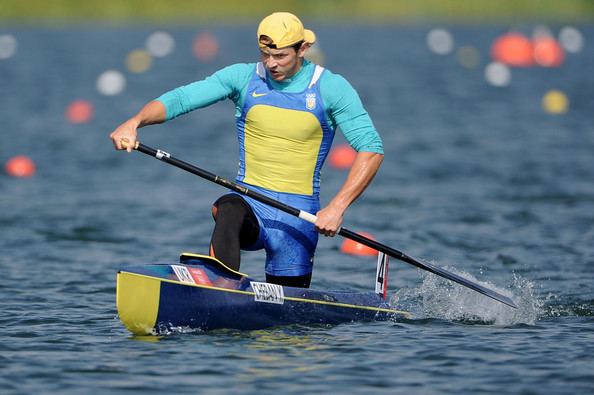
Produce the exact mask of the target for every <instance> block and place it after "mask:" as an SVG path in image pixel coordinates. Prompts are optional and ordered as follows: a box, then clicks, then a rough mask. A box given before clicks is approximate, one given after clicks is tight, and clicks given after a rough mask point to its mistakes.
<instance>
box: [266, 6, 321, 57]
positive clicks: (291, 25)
mask: <svg viewBox="0 0 594 395" xmlns="http://www.w3.org/2000/svg"><path fill="white" fill-rule="evenodd" d="M261 36H268V37H270V39H271V40H272V42H271V43H268V44H262V43H261V42H260V37H261ZM257 38H258V45H260V46H261V47H266V46H270V45H275V46H276V48H285V47H289V46H291V45H294V44H297V43H298V42H299V41H305V42H307V43H310V44H313V43H315V42H316V35H315V34H314V32H312V31H311V30H308V29H304V28H303V24H302V23H301V21H300V20H299V18H297V17H296V16H295V15H293V14H291V13H289V12H275V13H274V14H270V15H268V16H267V17H266V18H264V19H262V22H260V25H259V26H258V37H257Z"/></svg>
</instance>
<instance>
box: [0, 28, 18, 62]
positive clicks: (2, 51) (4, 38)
mask: <svg viewBox="0 0 594 395" xmlns="http://www.w3.org/2000/svg"><path fill="white" fill-rule="evenodd" d="M16 50H17V40H16V38H14V36H13V35H12V34H0V59H9V58H11V57H13V56H14V54H15V53H16Z"/></svg>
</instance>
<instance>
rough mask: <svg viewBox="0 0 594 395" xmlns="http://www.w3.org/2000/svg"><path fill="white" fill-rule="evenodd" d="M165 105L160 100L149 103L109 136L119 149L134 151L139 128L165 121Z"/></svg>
mask: <svg viewBox="0 0 594 395" xmlns="http://www.w3.org/2000/svg"><path fill="white" fill-rule="evenodd" d="M165 117H166V112H165V106H164V105H163V103H161V102H159V101H151V102H149V103H147V104H146V105H145V106H144V107H143V108H142V110H140V112H138V114H136V115H135V116H133V117H132V118H130V119H128V120H127V121H126V122H124V123H123V124H121V125H120V126H118V127H117V128H116V130H114V131H113V132H111V134H110V135H109V138H110V139H111V141H112V142H113V146H114V147H115V149H117V150H126V151H128V152H132V151H133V150H134V147H135V146H136V139H137V137H138V128H141V127H143V126H147V125H154V124H156V123H162V122H165Z"/></svg>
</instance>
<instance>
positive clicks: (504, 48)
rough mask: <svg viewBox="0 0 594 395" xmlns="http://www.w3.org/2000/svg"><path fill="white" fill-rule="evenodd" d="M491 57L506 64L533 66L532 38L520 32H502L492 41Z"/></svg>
mask: <svg viewBox="0 0 594 395" xmlns="http://www.w3.org/2000/svg"><path fill="white" fill-rule="evenodd" d="M491 57H492V58H493V59H494V60H496V61H498V62H500V63H503V64H506V65H508V66H514V67H530V66H533V65H534V56H533V45H532V40H530V39H529V38H528V37H526V36H524V35H523V34H521V33H507V34H504V35H503V36H500V37H498V38H497V39H496V40H495V41H494V42H493V45H492V46H491Z"/></svg>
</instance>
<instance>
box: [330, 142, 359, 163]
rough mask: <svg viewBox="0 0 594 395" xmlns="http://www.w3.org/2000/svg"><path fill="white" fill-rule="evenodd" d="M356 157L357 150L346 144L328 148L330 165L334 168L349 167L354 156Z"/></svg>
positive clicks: (353, 160)
mask: <svg viewBox="0 0 594 395" xmlns="http://www.w3.org/2000/svg"><path fill="white" fill-rule="evenodd" d="M356 157H357V151H355V150H354V149H352V148H351V146H350V145H348V144H341V145H337V146H336V147H334V148H332V149H331V150H330V156H329V157H328V160H329V161H330V166H332V167H334V168H336V169H349V168H350V167H351V166H352V165H353V162H355V158H356Z"/></svg>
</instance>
